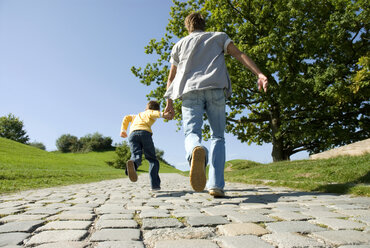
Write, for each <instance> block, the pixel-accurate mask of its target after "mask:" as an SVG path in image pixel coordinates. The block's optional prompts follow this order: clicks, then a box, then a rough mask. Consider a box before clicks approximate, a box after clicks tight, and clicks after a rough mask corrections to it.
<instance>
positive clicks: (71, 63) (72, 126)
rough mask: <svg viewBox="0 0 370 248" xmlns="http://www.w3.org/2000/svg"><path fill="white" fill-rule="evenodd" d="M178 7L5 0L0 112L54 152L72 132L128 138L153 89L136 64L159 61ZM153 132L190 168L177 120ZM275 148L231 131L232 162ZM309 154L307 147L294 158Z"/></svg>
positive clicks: (0, 11) (141, 1)
mask: <svg viewBox="0 0 370 248" xmlns="http://www.w3.org/2000/svg"><path fill="white" fill-rule="evenodd" d="M171 6H172V1H170V0H160V1H153V0H135V1H132V0H52V1H51V0H32V1H29V0H0V116H4V115H7V114H9V113H12V114H14V115H15V116H17V117H19V118H20V119H21V120H22V121H23V123H24V127H25V130H26V131H27V134H28V135H29V137H30V141H38V142H42V143H43V144H44V145H45V146H46V148H47V150H48V151H52V150H56V147H55V141H56V139H57V138H58V137H60V136H61V135H62V134H66V133H69V134H72V135H75V136H77V137H81V136H85V135H86V134H89V133H94V132H99V133H101V134H103V135H104V136H109V137H111V138H112V139H113V142H114V143H118V142H121V141H122V140H123V139H122V138H120V137H119V131H120V125H121V120H122V118H123V116H124V115H126V114H135V113H137V112H140V111H143V110H144V109H145V105H146V102H147V98H146V95H147V94H148V93H149V92H150V90H151V88H150V87H148V86H144V85H142V84H141V83H140V82H139V80H138V79H137V78H135V77H134V76H133V74H132V73H131V70H130V69H131V67H132V66H136V67H139V66H142V67H144V66H145V65H146V64H147V63H149V62H153V61H154V60H156V57H154V56H150V55H147V54H145V53H144V47H145V46H146V45H147V44H148V43H149V41H150V40H151V39H152V38H155V39H160V38H161V37H162V36H163V35H164V34H165V28H166V26H167V24H168V20H169V18H170V16H169V12H170V7H171ZM152 129H153V133H154V135H153V139H154V144H155V145H156V147H158V148H159V149H161V150H163V151H164V152H165V153H164V158H165V159H166V160H167V161H168V162H169V163H170V164H172V165H174V166H176V167H177V168H179V169H187V166H186V161H185V158H184V156H185V151H184V145H183V143H184V136H183V133H182V130H180V131H176V130H177V126H176V122H175V121H171V122H169V123H165V122H163V120H161V119H159V120H157V122H156V123H155V124H154V125H153V127H152ZM205 145H206V146H208V147H209V143H205ZM271 148H272V146H271V144H265V145H263V146H256V145H251V146H248V145H247V144H244V143H240V142H239V141H238V140H237V139H236V138H235V137H233V136H232V135H229V134H226V152H227V160H231V159H249V160H253V161H257V162H261V163H269V162H271V161H272V158H271ZM20 155H21V154H20ZM304 158H308V155H307V153H306V152H301V153H298V154H297V155H295V156H292V159H304Z"/></svg>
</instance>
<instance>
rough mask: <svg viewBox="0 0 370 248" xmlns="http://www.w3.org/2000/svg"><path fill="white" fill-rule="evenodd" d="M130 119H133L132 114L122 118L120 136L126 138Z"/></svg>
mask: <svg viewBox="0 0 370 248" xmlns="http://www.w3.org/2000/svg"><path fill="white" fill-rule="evenodd" d="M132 119H133V116H132V115H126V116H125V117H124V118H123V120H122V125H121V134H120V136H121V137H122V138H126V137H127V128H128V124H129V123H130V122H131V121H132Z"/></svg>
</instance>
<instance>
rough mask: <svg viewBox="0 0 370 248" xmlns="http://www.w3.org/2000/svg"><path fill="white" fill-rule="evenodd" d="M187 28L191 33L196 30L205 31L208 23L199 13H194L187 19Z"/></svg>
mask: <svg viewBox="0 0 370 248" xmlns="http://www.w3.org/2000/svg"><path fill="white" fill-rule="evenodd" d="M185 27H186V29H187V30H188V32H189V33H191V32H193V31H194V30H202V31H204V29H205V27H206V21H205V20H204V18H203V16H202V15H201V14H200V13H199V12H194V13H191V14H190V15H188V16H187V17H186V18H185Z"/></svg>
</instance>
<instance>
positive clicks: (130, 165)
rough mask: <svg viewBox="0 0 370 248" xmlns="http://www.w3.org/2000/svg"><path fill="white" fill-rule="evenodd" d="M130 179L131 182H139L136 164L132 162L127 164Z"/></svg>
mask: <svg viewBox="0 0 370 248" xmlns="http://www.w3.org/2000/svg"><path fill="white" fill-rule="evenodd" d="M126 168H127V173H128V178H130V180H131V182H136V181H137V174H136V168H135V163H134V161H132V160H129V161H127V164H126Z"/></svg>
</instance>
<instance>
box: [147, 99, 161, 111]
mask: <svg viewBox="0 0 370 248" xmlns="http://www.w3.org/2000/svg"><path fill="white" fill-rule="evenodd" d="M148 109H151V110H160V109H161V108H160V107H159V103H158V102H157V101H150V102H148Z"/></svg>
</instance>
